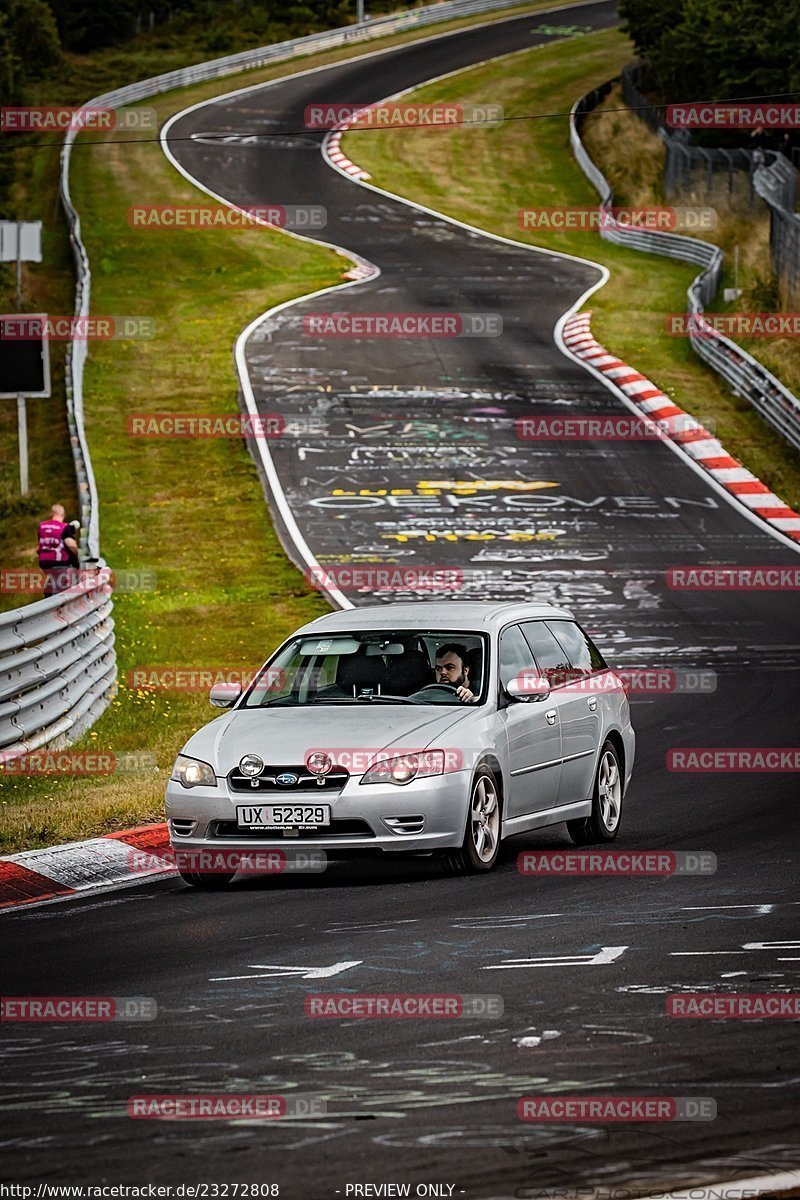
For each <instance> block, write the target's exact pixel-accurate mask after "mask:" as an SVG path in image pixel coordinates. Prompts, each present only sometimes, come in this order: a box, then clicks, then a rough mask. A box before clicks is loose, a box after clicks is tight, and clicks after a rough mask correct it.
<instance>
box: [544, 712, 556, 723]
mask: <svg viewBox="0 0 800 1200" xmlns="http://www.w3.org/2000/svg"><path fill="white" fill-rule="evenodd" d="M544 715H545V718H546V720H547V724H548V725H555V723H556V717H557V716H558V713H557V712H556V710H555V709H554V708H551V709H550V712H546V713H545V714H544Z"/></svg>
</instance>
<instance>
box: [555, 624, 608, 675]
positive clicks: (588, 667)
mask: <svg viewBox="0 0 800 1200" xmlns="http://www.w3.org/2000/svg"><path fill="white" fill-rule="evenodd" d="M547 625H548V628H549V629H550V630H551V631H552V632H553V633H554V634H555V636H556V637H557V638H558V640H559V642H560V643H561V645H562V646H563V647H564V650H565V651H566V653H567V656H568V658H569V661H570V664H571V666H572V667H573V668H574V670H576V671H580V673H581V674H582V675H588V674H590V673H591V672H592V671H601V670H603V669H604V668H605V667H606V663H605V661H604V659H603V656H602V654H601V653H600V651H599V650H598V649H597V646H595V644H594V642H593V641H592V640H591V638H589V637H587V636H586V634H585V633H584V632H583V630H582V629H581V628H580V626H578V625H576V624H575V622H574V621H548V622H547Z"/></svg>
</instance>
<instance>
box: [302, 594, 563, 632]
mask: <svg viewBox="0 0 800 1200" xmlns="http://www.w3.org/2000/svg"><path fill="white" fill-rule="evenodd" d="M544 617H560V618H562V619H565V618H566V619H567V620H574V617H573V614H572V613H571V612H570V611H569V609H567V608H557V607H556V606H555V605H553V604H519V603H513V604H509V603H507V602H505V603H504V602H500V601H495V602H494V603H488V604H485V603H481V602H479V601H473V600H451V601H441V600H433V601H422V602H420V601H413V602H406V603H397V604H393V603H387V604H369V605H364V606H363V607H361V606H360V605H359V606H358V607H357V608H345V609H340V610H339V611H337V612H331V613H326V614H325V616H324V617H317V619H316V620H315V621H311V622H309V624H308V625H303V626H302V628H301V629H299V630H298V631H297V632H298V633H319V632H320V631H322V630H325V631H333V630H349V629H372V628H376V629H381V628H384V629H385V628H387V626H388V627H389V628H392V629H431V630H436V629H442V630H459V629H465V630H466V629H468V628H471V629H475V630H480V629H485V630H486V631H487V632H489V631H490V630H492V629H499V628H501V627H502V626H503V625H507V624H509V622H511V621H533V620H536V619H537V618H539V619H542V618H544Z"/></svg>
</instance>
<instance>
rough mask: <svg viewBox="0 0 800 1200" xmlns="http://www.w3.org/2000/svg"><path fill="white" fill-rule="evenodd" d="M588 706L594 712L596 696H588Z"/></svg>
mask: <svg viewBox="0 0 800 1200" xmlns="http://www.w3.org/2000/svg"><path fill="white" fill-rule="evenodd" d="M589 708H590V709H591V710H592V712H594V711H595V710H596V708H597V696H590V697H589Z"/></svg>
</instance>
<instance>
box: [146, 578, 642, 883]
mask: <svg viewBox="0 0 800 1200" xmlns="http://www.w3.org/2000/svg"><path fill="white" fill-rule="evenodd" d="M211 703H212V704H214V705H216V706H217V707H220V708H229V709H230V710H231V711H229V712H226V713H225V714H223V715H222V716H219V717H217V719H216V720H214V721H211V722H210V723H209V724H208V725H206V726H204V727H203V728H202V729H201V730H199V731H198V732H197V733H195V734H194V735H193V736H192V737H191V738H190V739H189V741H188V742H187V743H186V745H185V746H184V747H183V750H182V751H181V753H180V754H179V756H178V758H177V760H176V762H175V766H174V767H173V770H172V774H171V777H170V780H169V783H168V786H167V794H166V811H167V819H168V822H169V830H170V839H171V842H172V847H173V850H174V851H175V852H176V861H177V863H178V867H179V870H180V872H181V874H182V875H183V877H184V879H186V880H187V882H189V883H191V884H193V885H194V886H197V887H203V886H205V887H214V886H217V887H218V886H220V885H222V884H224V883H227V882H228V880H229V879H230V878H232V876H233V874H235V869H232V870H224V869H223V870H220V869H219V868H218V866H216V865H215V866H213V867H210V866H209V864H212V863H214V864H216V863H218V861H219V858H220V855H218V854H217V855H215V854H214V853H213V852H218V851H237V852H239V851H240V852H242V853H243V855H244V854H247V855H249V856H251V858H252V852H254V851H263V850H280V849H282V850H284V851H287V850H288V849H289V848H294V849H295V850H303V851H305V850H316V851H324V852H325V853H326V854H327V855H335V856H336V857H346V856H347V854H348V853H349V852H350V853H356V852H358V853H362V852H363V851H365V850H366V851H370V850H371V851H375V852H384V853H392V854H400V853H413V854H430V853H435V854H438V855H440V856H441V858H442V861H443V864H444V866H445V868H446V869H447V870H449V871H450V872H452V873H458V874H461V873H467V872H482V871H488V870H490V869H491V868H492V867H493V866H494V864H495V862H496V860H497V855H498V849H499V846H500V842H501V840H502V839H503V838H506V837H510V836H512V835H513V834H517V833H524V832H526V831H527V830H532V829H538V828H540V827H542V826H545V825H555V824H558V823H559V822H561V821H565V822H566V824H567V830H568V832H569V835H570V837H571V838H572V840H573V841H574V842H576V843H578V844H581V845H583V844H588V843H592V842H607V841H611V840H612V839H613V838H615V837H616V835H617V833H618V831H619V828H620V820H621V815H622V801H623V797H624V795H625V791H626V789H627V786H628V783H629V781H630V777H631V771H632V769H633V759H634V751H635V736H634V732H633V729H632V727H631V719H630V709H629V706H628V700H627V696H626V693H625V690H624V688H623V686H622V682H621V680H620V679H619V678H618V677H617V676H616V675H615V674H614V672H613V671H612V670H610V668H609V667H608V665H607V664H606V662H605V661H604V659H603V656H602V655H601V654H600V651H599V650H598V649H597V647H596V646H595V645H594V643H593V642H592V641H591V640H590V638H589V637H588V636H587V635H586V634H585V633H584V631H583V630H582V629H581V627H580V626H579V625H578V624H577V622H576V621H575V619H574V617H573V616H572V614H571V613H570V612H568V611H567V610H566V609H562V608H555V607H553V606H551V605H547V604H508V603H499V602H498V603H488V604H479V603H472V602H469V603H466V602H463V603H462V602H459V601H438V602H429V603H412V604H381V605H376V606H370V607H364V608H354V609H348V610H345V611H341V612H334V613H330V614H328V615H327V616H324V617H320V618H319V619H318V620H315V621H312V622H311V623H310V624H308V625H304V626H303V627H302V629H299V630H298V631H297V633H295V634H293V636H292V637H290V638H289V639H288V641H286V642H284V644H283V645H282V646H281V647H280V649H278V650H277V652H276V653H275V654H274V655H273V656H272V658H270V659H269V661H268V662H267V663H266V664H265V665H264V667H263V668H261V670H260V671H259V673H258V674H257V675H256V677H255V678H254V680H253V682H252V683H251V684H250V685H249V686H248V687H247V688H246V689H245V690H244V691H242V690H241V689H238V688H236V689H232V688H231V687H230V686H229V685H217V687H215V688H214V689H212V692H211ZM207 852H211V853H207ZM231 857H233V858H235V856H231ZM319 857H320V858H322V857H323V856H322V855H320V856H319ZM222 859H223V863H225V862H230V861H231V858H225V856H222ZM248 861H249V860H248Z"/></svg>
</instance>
